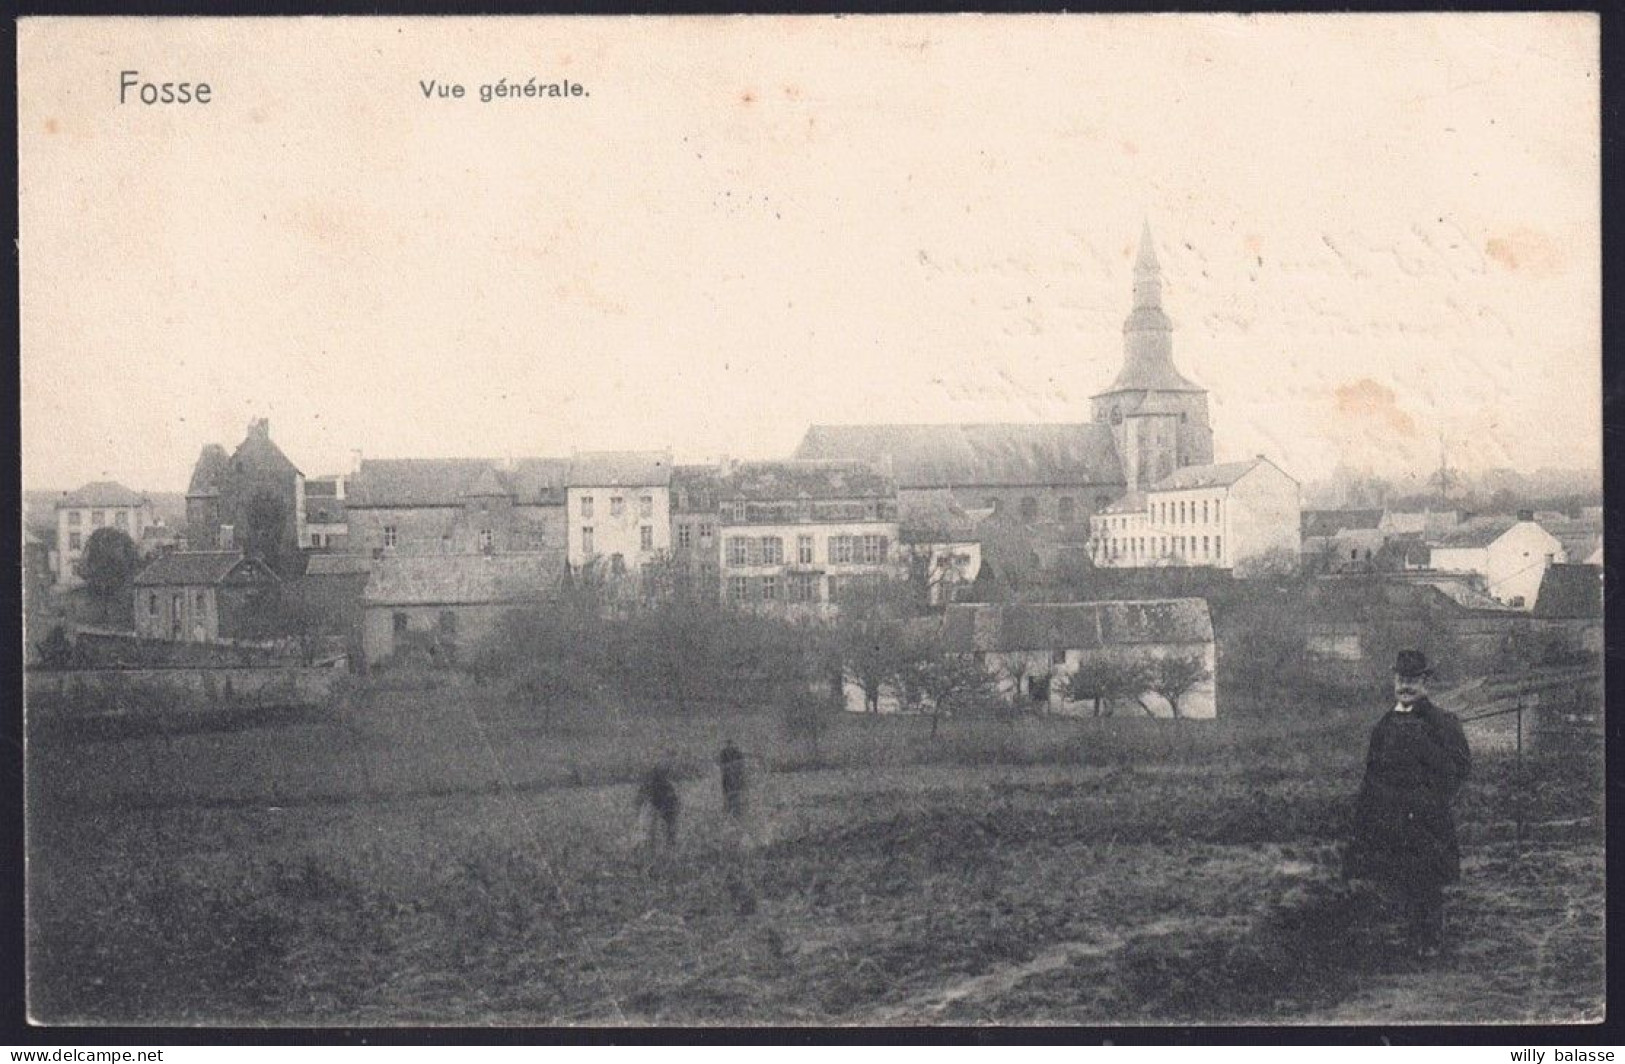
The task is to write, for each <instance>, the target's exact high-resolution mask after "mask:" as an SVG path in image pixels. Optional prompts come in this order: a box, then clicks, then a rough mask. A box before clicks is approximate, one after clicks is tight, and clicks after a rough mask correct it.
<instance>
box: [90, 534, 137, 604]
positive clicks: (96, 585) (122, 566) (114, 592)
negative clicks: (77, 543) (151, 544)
mask: <svg viewBox="0 0 1625 1064" xmlns="http://www.w3.org/2000/svg"><path fill="white" fill-rule="evenodd" d="M140 568H141V554H140V552H139V551H137V550H136V547H135V541H134V540H132V539H131V538H130V537H129V536H127V535H125V534H124V533H123V532H120V531H119V530H118V529H116V528H98V529H97V530H96V531H94V532H92V533H91V534H90V539H89V540H88V541H87V542H86V543H85V556H84V558H83V559H82V560H81V561H80V563H79V575H80V576H82V577H83V578H84V581H85V588H86V590H87V591H89V592H90V595H91V597H92V598H94V599H95V600H96V601H97V602H99V603H100V604H101V607H102V614H103V619H104V620H107V619H111V617H112V616H113V615H114V614H115V612H118V613H122V612H124V610H128V609H130V608H131V603H130V582H131V581H132V580H134V579H135V574H136V572H137V571H138V570H139V569H140ZM120 607H122V608H120Z"/></svg>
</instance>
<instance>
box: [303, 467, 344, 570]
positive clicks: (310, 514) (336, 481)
mask: <svg viewBox="0 0 1625 1064" xmlns="http://www.w3.org/2000/svg"><path fill="white" fill-rule="evenodd" d="M347 479H348V478H347V477H345V475H344V474H342V473H339V474H334V475H332V476H325V477H306V478H305V525H304V528H303V529H302V530H301V531H300V539H299V545H300V546H301V547H304V548H305V549H306V550H323V551H342V550H346V549H348V548H349V545H350V526H349V523H348V521H347V520H346V518H345V490H344V489H345V482H346V480H347Z"/></svg>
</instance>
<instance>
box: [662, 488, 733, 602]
mask: <svg viewBox="0 0 1625 1064" xmlns="http://www.w3.org/2000/svg"><path fill="white" fill-rule="evenodd" d="M721 491H722V467H721V466H716V465H678V466H673V467H672V471H671V560H672V564H673V566H674V568H675V569H677V570H678V571H679V572H681V573H684V574H686V575H687V576H688V577H689V578H690V579H692V580H693V581H694V582H695V586H696V587H699V588H708V589H710V591H711V592H712V593H716V592H718V590H719V589H720V588H721V586H722V585H721V579H722V577H721V574H720V568H719V567H720V565H721V558H722V554H721V550H720V548H719V547H718V543H719V540H718V539H717V515H718V512H719V506H720V503H719V499H720V498H721Z"/></svg>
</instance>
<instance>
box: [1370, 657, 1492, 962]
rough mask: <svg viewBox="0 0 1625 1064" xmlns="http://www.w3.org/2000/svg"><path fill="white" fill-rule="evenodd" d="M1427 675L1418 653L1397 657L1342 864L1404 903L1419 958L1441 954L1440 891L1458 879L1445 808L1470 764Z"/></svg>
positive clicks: (1456, 725)
mask: <svg viewBox="0 0 1625 1064" xmlns="http://www.w3.org/2000/svg"><path fill="white" fill-rule="evenodd" d="M1429 675H1430V670H1429V668H1428V663H1427V658H1426V657H1424V656H1423V655H1422V654H1421V653H1420V652H1419V651H1415V650H1402V651H1400V652H1399V658H1398V661H1397V662H1396V663H1395V666H1394V698H1395V705H1394V708H1393V709H1391V710H1389V711H1388V712H1387V713H1385V714H1384V715H1383V718H1382V719H1381V720H1379V721H1378V722H1377V726H1376V727H1375V728H1374V729H1372V732H1371V745H1370V747H1369V749H1368V750H1367V753H1366V759H1365V780H1364V782H1363V783H1361V785H1360V795H1359V798H1358V799H1356V801H1355V807H1354V834H1353V838H1352V839H1351V840H1350V842H1349V847H1348V851H1347V853H1346V855H1345V864H1344V871H1345V873H1346V874H1347V875H1348V876H1349V877H1350V878H1359V879H1372V880H1376V881H1377V882H1379V883H1382V884H1383V885H1385V886H1387V887H1388V888H1389V889H1391V890H1392V891H1394V892H1395V893H1397V894H1398V895H1399V896H1400V897H1401V898H1402V899H1403V901H1404V903H1405V911H1406V923H1407V932H1408V936H1409V939H1410V944H1411V947H1412V948H1413V949H1414V950H1415V951H1416V953H1417V954H1418V955H1419V956H1422V957H1433V956H1437V954H1438V952H1439V945H1440V942H1441V939H1442V938H1443V933H1444V893H1443V888H1444V885H1445V884H1446V883H1454V882H1455V881H1456V880H1457V879H1459V878H1461V851H1460V849H1459V848H1458V846H1457V844H1456V822H1455V819H1454V817H1453V816H1452V815H1451V812H1450V806H1451V803H1452V802H1453V801H1454V800H1455V797H1456V793H1457V792H1458V791H1460V790H1461V785H1462V783H1463V782H1465V781H1466V779H1467V773H1468V770H1469V768H1470V766H1471V763H1472V759H1471V755H1470V753H1469V752H1468V748H1467V736H1466V734H1465V733H1464V732H1463V731H1462V728H1461V724H1460V722H1458V721H1457V720H1456V718H1455V717H1453V716H1452V715H1450V714H1449V713H1446V712H1445V711H1444V710H1442V709H1440V708H1439V707H1438V706H1435V705H1434V704H1433V703H1432V702H1430V701H1428V697H1427V678H1428V676H1429Z"/></svg>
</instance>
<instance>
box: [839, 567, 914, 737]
mask: <svg viewBox="0 0 1625 1064" xmlns="http://www.w3.org/2000/svg"><path fill="white" fill-rule="evenodd" d="M911 605H912V596H911V594H910V592H909V589H908V587H907V585H906V584H902V583H897V582H891V581H872V582H867V583H861V584H855V585H854V586H853V587H852V588H851V589H850V590H849V591H848V592H846V593H845V594H844V595H843V596H842V598H841V601H840V607H839V608H840V612H839V613H838V614H837V615H836V620H835V637H836V642H837V645H838V646H839V647H840V655H841V663H842V665H843V666H844V667H845V668H846V671H847V672H849V673H850V674H851V675H852V676H853V677H854V678H855V679H856V680H857V681H858V685H859V686H860V687H862V688H863V698H864V704H865V706H866V707H867V709H868V711H869V712H870V713H877V712H879V710H880V691H881V688H882V687H883V686H885V685H886V684H887V683H891V682H894V681H896V680H897V679H898V677H899V676H900V674H901V673H902V671H903V669H904V668H905V667H906V666H907V664H908V662H909V656H910V652H911V651H910V646H909V640H908V637H907V635H906V634H905V630H904V626H903V620H904V618H906V617H907V616H908V614H909V613H910V612H911V610H910V607H911Z"/></svg>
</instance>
